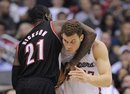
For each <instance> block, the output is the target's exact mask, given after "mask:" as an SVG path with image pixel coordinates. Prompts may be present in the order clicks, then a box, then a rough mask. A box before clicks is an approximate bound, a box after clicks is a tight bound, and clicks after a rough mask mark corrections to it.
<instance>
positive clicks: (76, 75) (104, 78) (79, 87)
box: [61, 23, 112, 94]
mask: <svg viewBox="0 0 130 94" xmlns="http://www.w3.org/2000/svg"><path fill="white" fill-rule="evenodd" d="M77 27H80V25H79V24H78V23H73V24H69V23H65V24H64V25H63V27H62V28H63V33H62V40H63V44H64V48H63V49H62V52H61V61H62V64H65V63H66V62H69V60H70V59H72V58H73V56H74V54H75V53H76V51H77V49H78V48H79V46H80V43H81V42H82V40H83V37H84V36H83V34H82V31H81V30H79V28H77ZM74 30H75V31H74ZM66 31H67V32H68V31H69V33H67V32H66ZM76 31H77V32H76ZM75 68H76V69H75V70H71V71H70V72H69V75H70V79H69V80H65V82H64V83H63V86H64V90H63V93H64V94H101V93H100V87H106V86H110V85H111V82H112V74H111V67H110V62H109V59H108V51H107V48H106V46H105V45H104V43H102V42H101V41H99V40H95V42H94V44H93V46H92V47H91V49H90V52H89V53H88V54H86V55H85V56H84V57H83V58H82V59H81V60H80V62H79V63H78V64H77V67H75Z"/></svg>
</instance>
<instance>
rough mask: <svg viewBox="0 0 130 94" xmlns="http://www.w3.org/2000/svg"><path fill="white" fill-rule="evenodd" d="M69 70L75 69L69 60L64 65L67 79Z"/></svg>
mask: <svg viewBox="0 0 130 94" xmlns="http://www.w3.org/2000/svg"><path fill="white" fill-rule="evenodd" d="M71 70H75V67H74V66H73V65H71V64H70V62H67V63H66V65H65V66H64V75H65V77H66V78H67V80H68V79H69V75H68V73H69V72H70V71H71Z"/></svg>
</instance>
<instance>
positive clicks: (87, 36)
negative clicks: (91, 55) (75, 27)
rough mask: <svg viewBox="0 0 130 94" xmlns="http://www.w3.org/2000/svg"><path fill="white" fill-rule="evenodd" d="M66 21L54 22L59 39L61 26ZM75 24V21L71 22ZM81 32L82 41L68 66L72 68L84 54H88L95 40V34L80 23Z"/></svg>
mask: <svg viewBox="0 0 130 94" xmlns="http://www.w3.org/2000/svg"><path fill="white" fill-rule="evenodd" d="M66 21H67V20H63V21H55V22H54V26H55V30H56V32H57V34H58V35H59V37H60V34H61V27H62V25H63V24H64V23H65V22H66ZM73 21H75V22H77V21H76V20H73ZM80 24H81V26H82V28H83V29H84V30H83V34H84V39H83V41H82V43H81V45H80V47H79V49H78V51H77V53H76V54H75V56H74V57H73V58H72V59H71V61H70V63H69V64H70V65H72V66H74V65H77V64H78V62H79V61H80V60H81V59H82V58H83V56H85V54H86V53H88V52H89V50H90V48H91V46H92V44H93V42H94V40H95V38H96V34H95V32H94V30H93V29H92V28H90V27H88V26H87V25H85V24H83V23H80Z"/></svg>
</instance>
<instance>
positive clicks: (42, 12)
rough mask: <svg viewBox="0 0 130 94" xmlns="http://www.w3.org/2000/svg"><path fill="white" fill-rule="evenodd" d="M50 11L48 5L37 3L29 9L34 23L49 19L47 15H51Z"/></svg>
mask: <svg viewBox="0 0 130 94" xmlns="http://www.w3.org/2000/svg"><path fill="white" fill-rule="evenodd" d="M49 14H50V11H49V9H48V8H47V7H46V6H43V5H36V6H34V7H33V8H32V9H30V11H29V17H30V19H31V21H32V22H33V23H35V22H37V21H39V20H45V21H47V20H48V19H47V17H46V15H49Z"/></svg>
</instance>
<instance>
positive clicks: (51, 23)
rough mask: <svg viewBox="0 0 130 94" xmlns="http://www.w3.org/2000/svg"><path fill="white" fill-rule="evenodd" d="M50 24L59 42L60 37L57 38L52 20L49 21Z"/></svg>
mask: <svg viewBox="0 0 130 94" xmlns="http://www.w3.org/2000/svg"><path fill="white" fill-rule="evenodd" d="M50 26H51V29H52V31H53V33H54V34H55V35H56V37H57V38H58V39H59V41H60V42H61V39H60V38H59V36H58V35H57V34H56V30H55V28H54V25H53V22H52V21H50Z"/></svg>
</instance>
